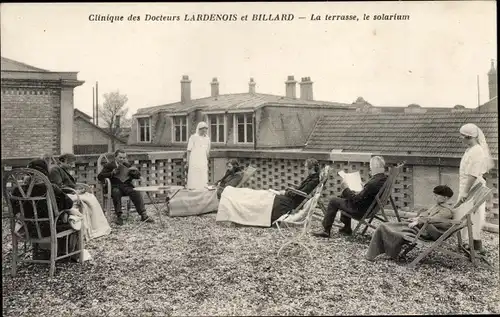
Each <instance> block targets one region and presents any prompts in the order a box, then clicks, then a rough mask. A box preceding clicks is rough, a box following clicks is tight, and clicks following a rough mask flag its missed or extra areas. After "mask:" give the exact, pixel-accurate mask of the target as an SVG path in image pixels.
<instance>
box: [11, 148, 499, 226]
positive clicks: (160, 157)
mask: <svg viewBox="0 0 500 317" xmlns="http://www.w3.org/2000/svg"><path fill="white" fill-rule="evenodd" d="M276 153H277V152H274V153H273V154H263V155H260V156H258V157H256V156H255V154H252V153H249V154H245V153H238V155H237V156H235V155H234V154H231V157H237V159H238V160H239V161H240V162H241V163H242V164H243V165H245V166H248V165H252V166H254V167H256V168H257V172H256V174H255V175H254V177H253V178H251V179H250V181H249V183H248V187H250V188H252V189H269V188H273V189H276V190H283V189H285V188H286V187H287V186H288V185H289V184H294V185H298V184H299V183H300V182H301V181H302V180H303V179H304V178H305V177H306V175H305V167H304V161H305V159H304V158H303V157H304V155H302V156H300V155H298V154H297V153H290V154H289V153H286V154H283V155H281V156H279V155H276ZM224 155H225V153H218V154H216V155H214V157H215V159H217V158H225V157H226V156H224ZM245 155H247V156H245ZM312 156H313V157H316V156H314V155H312ZM320 157H321V156H320ZM322 157H323V158H326V157H327V155H323V156H322ZM97 159H98V155H85V156H78V160H77V164H76V170H75V173H74V174H75V176H76V177H77V181H78V182H82V183H87V184H89V185H91V186H93V187H94V188H96V185H97V182H98V181H97V171H98V168H97ZM29 160H30V159H29V158H24V159H13V160H2V165H3V166H4V167H8V168H12V167H21V166H26V164H27V163H28V161H29ZM129 160H130V162H131V163H133V164H134V165H135V166H136V167H137V168H138V169H139V171H140V173H141V176H142V177H143V181H139V182H138V184H137V185H139V186H154V185H161V184H163V185H181V186H182V185H185V182H186V171H185V168H184V165H185V161H184V159H183V154H182V153H175V152H162V153H135V154H130V155H129ZM213 160H214V159H213V158H212V159H211V162H210V164H209V166H210V168H209V180H210V182H212V183H213V182H214V181H215V179H214V174H215V173H214V170H213V166H214V164H213ZM320 164H321V166H322V167H323V166H324V165H325V164H331V162H330V161H327V160H326V159H324V160H320ZM393 165H395V164H393ZM341 170H343V171H345V172H352V171H359V172H360V174H361V179H362V180H363V182H366V181H367V180H368V179H369V175H368V171H369V168H368V164H367V163H362V162H339V161H336V162H335V163H333V171H332V174H331V175H330V179H329V180H328V182H327V186H326V187H325V189H324V191H323V197H322V198H323V200H324V202H325V203H326V202H327V201H328V199H329V198H330V197H333V196H338V195H340V192H341V190H340V183H341V178H340V176H338V174H337V173H338V172H339V171H341ZM414 177H419V176H418V175H414V171H413V166H412V165H410V164H407V165H405V167H404V168H403V169H402V171H401V173H400V174H399V176H398V178H397V179H396V183H395V185H394V188H393V193H392V195H393V197H394V200H395V203H396V205H397V206H398V208H401V209H402V210H411V209H412V208H413V205H414V188H412V186H413V184H414V179H413V178H414ZM487 185H488V187H490V188H492V189H494V191H493V197H492V199H491V200H490V201H489V202H488V213H487V222H488V223H491V224H495V225H498V170H497V169H495V170H493V171H490V173H489V175H488V177H487ZM97 188H98V187H97ZM96 194H97V197H100V195H99V193H96Z"/></svg>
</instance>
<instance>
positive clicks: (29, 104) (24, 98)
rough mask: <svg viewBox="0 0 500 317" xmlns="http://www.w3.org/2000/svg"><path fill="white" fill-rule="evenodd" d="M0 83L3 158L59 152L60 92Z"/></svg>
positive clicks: (39, 84) (51, 89) (54, 89)
mask: <svg viewBox="0 0 500 317" xmlns="http://www.w3.org/2000/svg"><path fill="white" fill-rule="evenodd" d="M7 83H8V81H4V80H2V95H1V97H2V98H1V99H2V101H1V104H2V119H1V133H2V158H4V157H26V156H31V157H35V156H41V155H43V154H59V153H60V145H61V143H60V142H61V140H60V127H61V120H60V118H61V99H60V98H61V97H60V89H57V88H47V87H45V86H44V85H43V83H41V82H40V83H36V84H35V83H32V84H30V86H31V87H30V86H26V87H13V86H15V85H19V86H21V85H20V84H16V83H12V84H11V85H8V86H7V85H6V84H7Z"/></svg>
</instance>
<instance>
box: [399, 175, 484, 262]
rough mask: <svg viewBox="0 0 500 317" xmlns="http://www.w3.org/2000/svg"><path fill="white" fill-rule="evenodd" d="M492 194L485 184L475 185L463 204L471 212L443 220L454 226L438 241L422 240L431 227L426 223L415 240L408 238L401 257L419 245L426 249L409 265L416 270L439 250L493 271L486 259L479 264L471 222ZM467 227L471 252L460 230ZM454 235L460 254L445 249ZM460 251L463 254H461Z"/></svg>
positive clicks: (481, 257) (482, 258)
mask: <svg viewBox="0 0 500 317" xmlns="http://www.w3.org/2000/svg"><path fill="white" fill-rule="evenodd" d="M492 192H493V191H492V190H491V189H489V188H488V187H486V186H484V185H483V184H477V185H475V186H474V187H473V188H472V189H471V191H470V193H469V197H468V199H467V200H466V201H465V202H464V203H463V204H461V206H462V207H463V208H467V207H468V208H469V210H468V211H467V212H466V213H465V214H464V215H463V216H462V218H461V219H460V220H443V221H442V223H447V224H452V226H451V227H450V228H449V229H448V230H446V232H445V233H443V235H441V237H439V239H438V240H436V241H427V240H423V239H421V234H422V233H423V232H424V230H425V228H426V227H427V226H428V225H429V223H428V222H425V223H424V225H423V226H422V228H421V229H420V230H419V231H418V233H417V235H416V236H415V237H414V238H410V237H408V244H407V246H406V248H404V249H403V250H402V252H401V254H400V256H399V257H400V258H404V257H405V256H406V255H407V254H408V252H410V251H411V250H413V249H414V248H415V247H416V246H417V245H420V246H422V247H424V250H423V251H422V253H420V254H419V255H418V256H417V257H416V258H415V259H414V260H413V261H412V262H411V263H410V264H409V265H408V266H409V267H410V268H415V267H416V265H417V264H418V263H419V262H420V261H422V260H423V259H424V258H425V257H426V256H427V255H429V253H431V252H432V251H433V250H438V251H441V252H443V253H446V254H448V255H451V256H454V257H459V258H465V259H468V260H470V261H471V262H472V264H473V265H474V266H476V265H478V264H480V265H481V266H483V267H486V268H489V269H492V268H493V267H492V266H491V265H490V264H489V263H488V261H486V259H485V258H484V257H483V256H480V257H479V258H480V259H481V260H483V262H485V263H482V262H479V263H478V261H477V260H478V254H476V250H474V243H473V237H472V221H471V215H472V213H474V212H476V210H477V209H478V208H479V206H481V205H482V204H483V203H484V202H485V201H486V200H487V199H488V197H489V196H490V195H491V193H492ZM467 203H469V204H467ZM471 205H472V206H471ZM461 206H458V208H460V207H461ZM465 227H467V231H468V233H469V247H470V250H466V249H464V248H463V246H462V236H461V233H460V230H461V229H463V228H465ZM453 235H456V236H457V240H458V252H453V251H450V250H447V249H445V248H443V246H445V245H449V243H447V240H448V239H449V238H450V237H451V236H453ZM460 251H461V252H462V253H460Z"/></svg>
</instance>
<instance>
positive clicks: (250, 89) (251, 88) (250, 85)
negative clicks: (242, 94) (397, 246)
mask: <svg viewBox="0 0 500 317" xmlns="http://www.w3.org/2000/svg"><path fill="white" fill-rule="evenodd" d="M248 92H249V93H251V94H255V81H254V80H253V77H251V78H250V82H249V83H248Z"/></svg>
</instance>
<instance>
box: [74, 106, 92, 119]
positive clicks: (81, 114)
mask: <svg viewBox="0 0 500 317" xmlns="http://www.w3.org/2000/svg"><path fill="white" fill-rule="evenodd" d="M73 112H74V116H75V117H82V118H84V119H87V120H91V119H92V117H91V116H90V115H88V114H86V113H85V112H83V111H81V110H80V109H78V108H75V109H74V110H73Z"/></svg>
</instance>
